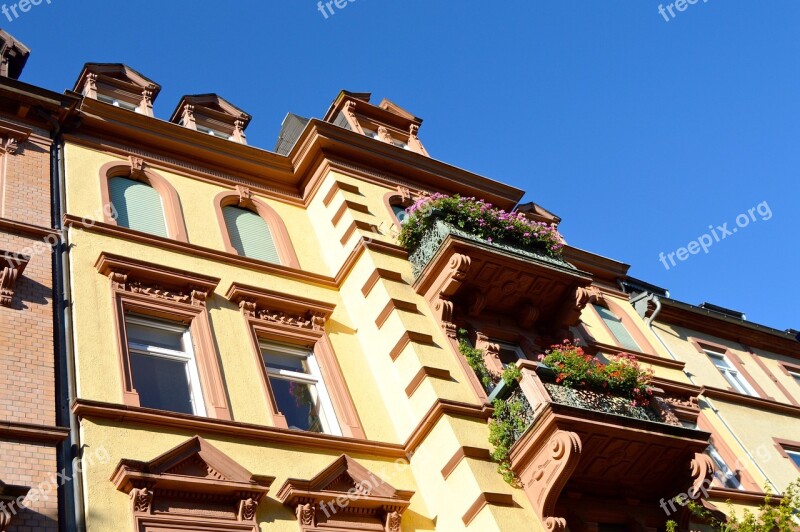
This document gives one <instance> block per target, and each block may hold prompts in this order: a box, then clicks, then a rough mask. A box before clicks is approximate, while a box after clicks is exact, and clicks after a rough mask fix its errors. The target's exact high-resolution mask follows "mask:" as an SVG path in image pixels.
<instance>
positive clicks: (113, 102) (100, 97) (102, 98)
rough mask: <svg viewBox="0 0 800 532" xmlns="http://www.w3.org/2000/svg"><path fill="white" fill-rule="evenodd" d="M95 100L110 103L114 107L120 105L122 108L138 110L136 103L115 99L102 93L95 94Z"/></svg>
mask: <svg viewBox="0 0 800 532" xmlns="http://www.w3.org/2000/svg"><path fill="white" fill-rule="evenodd" d="M97 100H98V101H101V102H103V103H108V104H111V105H113V106H114V107H120V108H122V109H127V110H128V111H134V112H136V113H139V112H140V111H139V106H138V105H135V104H132V103H130V102H125V101H122V100H117V99H116V98H111V97H109V96H105V95H103V94H98V95H97Z"/></svg>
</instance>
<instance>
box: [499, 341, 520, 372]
mask: <svg viewBox="0 0 800 532" xmlns="http://www.w3.org/2000/svg"><path fill="white" fill-rule="evenodd" d="M498 345H499V346H500V352H499V353H498V358H500V363H501V364H503V368H504V369H505V368H507V367H508V366H512V365H514V364H516V363H517V360H520V359H524V358H525V354H524V353H523V352H522V349H520V348H519V346H516V345H511V344H504V343H499V344H498Z"/></svg>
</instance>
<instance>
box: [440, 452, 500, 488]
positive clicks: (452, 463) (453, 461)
mask: <svg viewBox="0 0 800 532" xmlns="http://www.w3.org/2000/svg"><path fill="white" fill-rule="evenodd" d="M465 458H471V459H473V460H480V461H482V462H493V460H492V453H491V451H489V449H484V448H481V447H459V448H458V450H457V451H456V452H455V454H453V457H452V458H450V460H448V461H447V463H446V464H445V465H444V467H443V468H442V478H444V479H445V480H447V478H448V477H449V476H450V475H451V474H452V473H453V471H455V469H456V467H458V465H459V464H460V463H461V462H462V461H463V460H464V459H465Z"/></svg>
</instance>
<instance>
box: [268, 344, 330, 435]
mask: <svg viewBox="0 0 800 532" xmlns="http://www.w3.org/2000/svg"><path fill="white" fill-rule="evenodd" d="M260 348H261V356H262V359H263V360H264V366H265V367H266V369H267V376H268V378H269V384H270V388H271V389H272V395H273V397H274V398H275V403H276V404H277V407H278V411H279V412H280V413H281V414H282V415H284V416H285V417H286V423H287V425H288V426H289V428H290V429H297V430H305V431H309V432H322V433H326V434H333V435H335V436H341V435H342V433H341V429H340V428H339V425H338V423H337V422H336V416H335V414H334V412H333V405H332V403H331V400H330V397H329V395H328V391H327V389H326V388H325V383H324V382H323V380H322V376H321V373H320V369H319V365H318V364H317V360H316V358H315V357H314V353H313V351H312V350H311V349H308V348H302V347H296V346H289V345H283V344H277V343H264V342H262V343H261V344H260Z"/></svg>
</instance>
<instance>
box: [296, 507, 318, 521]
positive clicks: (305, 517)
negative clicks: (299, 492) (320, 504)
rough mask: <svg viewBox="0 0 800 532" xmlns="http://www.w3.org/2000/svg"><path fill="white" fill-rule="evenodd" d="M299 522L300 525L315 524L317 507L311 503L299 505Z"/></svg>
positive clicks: (297, 512)
mask: <svg viewBox="0 0 800 532" xmlns="http://www.w3.org/2000/svg"><path fill="white" fill-rule="evenodd" d="M296 514H297V522H298V523H299V524H300V526H315V525H316V520H315V518H316V508H315V507H314V506H313V505H312V504H310V503H306V504H298V505H297V510H296Z"/></svg>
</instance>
